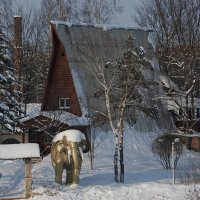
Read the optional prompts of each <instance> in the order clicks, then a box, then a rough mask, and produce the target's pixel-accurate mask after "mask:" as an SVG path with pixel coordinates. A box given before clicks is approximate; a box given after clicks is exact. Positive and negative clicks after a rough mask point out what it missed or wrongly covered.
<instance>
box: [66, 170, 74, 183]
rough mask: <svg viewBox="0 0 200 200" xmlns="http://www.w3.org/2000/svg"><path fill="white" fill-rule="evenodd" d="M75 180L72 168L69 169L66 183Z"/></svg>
mask: <svg viewBox="0 0 200 200" xmlns="http://www.w3.org/2000/svg"><path fill="white" fill-rule="evenodd" d="M72 182H73V173H72V168H71V167H70V168H68V169H67V177H66V184H71V183H72Z"/></svg>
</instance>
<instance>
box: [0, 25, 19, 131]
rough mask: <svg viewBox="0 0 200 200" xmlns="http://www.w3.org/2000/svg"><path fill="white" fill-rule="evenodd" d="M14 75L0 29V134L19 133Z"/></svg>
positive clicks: (1, 29) (0, 29)
mask: <svg viewBox="0 0 200 200" xmlns="http://www.w3.org/2000/svg"><path fill="white" fill-rule="evenodd" d="M16 74H17V73H16V70H15V69H14V67H13V64H12V60H11V51H10V50H9V48H8V42H7V40H6V38H5V35H4V34H3V28H2V27H0V134H2V133H10V134H13V133H16V132H19V131H20V129H19V128H18V127H17V124H18V119H19V113H20V112H21V108H20V103H19V102H18V99H19V95H20V93H19V91H18V85H17V78H16Z"/></svg>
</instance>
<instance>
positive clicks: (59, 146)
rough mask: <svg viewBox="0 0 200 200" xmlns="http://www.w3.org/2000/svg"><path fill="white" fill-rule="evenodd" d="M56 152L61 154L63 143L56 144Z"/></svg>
mask: <svg viewBox="0 0 200 200" xmlns="http://www.w3.org/2000/svg"><path fill="white" fill-rule="evenodd" d="M56 150H57V152H59V153H61V152H62V151H63V150H64V144H63V142H61V141H59V142H58V143H57V144H56Z"/></svg>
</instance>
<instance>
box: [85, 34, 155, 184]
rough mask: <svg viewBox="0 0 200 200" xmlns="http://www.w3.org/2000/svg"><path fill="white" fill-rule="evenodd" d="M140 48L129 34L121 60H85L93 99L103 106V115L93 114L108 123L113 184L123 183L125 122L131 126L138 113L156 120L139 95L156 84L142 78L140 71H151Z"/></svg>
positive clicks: (142, 74) (152, 111)
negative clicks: (111, 137)
mask: <svg viewBox="0 0 200 200" xmlns="http://www.w3.org/2000/svg"><path fill="white" fill-rule="evenodd" d="M92 46H93V45H92ZM142 49H143V48H137V47H134V37H133V35H132V34H130V35H129V36H128V37H127V50H126V51H125V52H124V54H123V55H122V57H121V58H119V59H116V60H115V59H114V60H111V61H110V62H106V63H104V62H103V60H101V58H100V55H99V57H98V58H96V60H93V61H91V60H90V59H89V60H87V63H88V64H87V65H88V71H89V73H90V74H91V75H92V76H93V77H95V80H96V81H97V83H98V88H97V90H96V91H95V93H94V96H95V97H96V98H97V99H99V100H100V101H103V102H104V105H105V112H102V109H101V110H96V111H95V112H96V113H98V114H99V116H101V117H102V118H103V119H105V120H107V121H108V123H109V125H110V127H111V130H112V132H113V135H114V141H115V142H114V144H115V152H114V180H115V181H116V182H124V153H123V149H124V144H123V140H124V126H125V122H126V121H127V122H130V124H134V123H135V122H136V120H137V116H138V115H139V112H140V111H141V112H144V113H145V114H147V115H151V116H153V117H155V118H156V108H154V107H148V106H147V104H146V99H145V97H144V95H143V94H144V93H143V90H144V89H145V88H146V89H147V88H149V86H150V85H152V84H156V82H155V81H154V80H151V79H149V80H148V79H147V78H145V77H144V76H145V75H144V71H145V70H152V66H151V63H150V62H149V61H148V60H147V59H146V58H145V57H144V56H143V53H144V52H143V51H142ZM94 51H95V50H93V51H92V52H93V58H94ZM94 59H95V58H94ZM100 60H101V62H100Z"/></svg>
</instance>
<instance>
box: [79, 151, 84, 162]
mask: <svg viewBox="0 0 200 200" xmlns="http://www.w3.org/2000/svg"><path fill="white" fill-rule="evenodd" d="M79 152H80V154H81V159H82V162H84V155H83V150H82V148H81V147H79Z"/></svg>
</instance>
